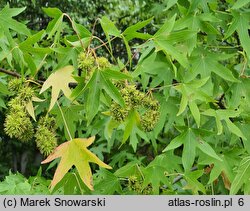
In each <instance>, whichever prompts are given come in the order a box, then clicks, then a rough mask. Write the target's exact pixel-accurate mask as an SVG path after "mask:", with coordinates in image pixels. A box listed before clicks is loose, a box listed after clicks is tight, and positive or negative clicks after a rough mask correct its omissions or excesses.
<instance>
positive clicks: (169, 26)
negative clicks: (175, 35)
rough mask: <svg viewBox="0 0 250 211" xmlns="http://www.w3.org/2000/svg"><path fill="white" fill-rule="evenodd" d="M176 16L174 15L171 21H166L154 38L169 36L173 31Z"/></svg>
mask: <svg viewBox="0 0 250 211" xmlns="http://www.w3.org/2000/svg"><path fill="white" fill-rule="evenodd" d="M175 19H176V14H174V15H173V16H172V17H171V18H170V19H169V20H167V21H165V22H164V24H163V25H162V26H161V28H160V29H159V30H158V31H157V32H156V33H155V34H154V37H158V36H162V37H163V36H164V35H169V33H170V32H171V31H172V30H173V27H174V24H175Z"/></svg>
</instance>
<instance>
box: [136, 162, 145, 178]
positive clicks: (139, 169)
mask: <svg viewBox="0 0 250 211" xmlns="http://www.w3.org/2000/svg"><path fill="white" fill-rule="evenodd" d="M136 167H137V168H138V170H139V172H140V174H141V177H142V179H143V180H144V179H145V177H144V175H143V173H142V171H141V169H140V167H139V165H138V164H136Z"/></svg>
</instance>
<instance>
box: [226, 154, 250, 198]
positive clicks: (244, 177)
mask: <svg viewBox="0 0 250 211" xmlns="http://www.w3.org/2000/svg"><path fill="white" fill-rule="evenodd" d="M249 177H250V156H248V157H245V158H243V159H242V160H241V162H240V165H239V167H238V172H237V174H236V176H235V178H234V180H233V182H232V185H231V189H230V194H233V195H235V194H237V193H238V191H239V190H240V188H241V187H242V186H243V185H244V184H245V185H246V184H247V183H249Z"/></svg>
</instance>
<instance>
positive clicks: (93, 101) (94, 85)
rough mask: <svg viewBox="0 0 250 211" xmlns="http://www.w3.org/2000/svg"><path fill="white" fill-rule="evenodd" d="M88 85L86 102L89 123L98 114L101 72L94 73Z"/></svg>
mask: <svg viewBox="0 0 250 211" xmlns="http://www.w3.org/2000/svg"><path fill="white" fill-rule="evenodd" d="M88 86H89V91H88V96H87V103H86V117H87V120H88V124H89V123H90V122H91V121H92V120H93V118H94V117H95V115H96V114H97V112H98V108H99V104H100V74H99V72H98V71H95V72H94V73H93V76H92V77H91V80H90V81H89V83H88Z"/></svg>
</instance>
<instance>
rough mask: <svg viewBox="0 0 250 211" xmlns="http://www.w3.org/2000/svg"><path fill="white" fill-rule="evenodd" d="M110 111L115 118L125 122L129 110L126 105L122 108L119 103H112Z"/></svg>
mask: <svg viewBox="0 0 250 211" xmlns="http://www.w3.org/2000/svg"><path fill="white" fill-rule="evenodd" d="M110 113H111V116H112V117H113V119H114V120H116V121H117V122H123V121H124V120H125V119H126V118H127V116H128V114H129V110H127V108H126V107H125V108H122V107H121V106H120V105H119V104H118V103H112V104H111V109H110Z"/></svg>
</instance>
